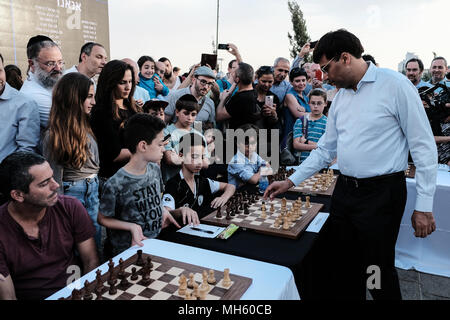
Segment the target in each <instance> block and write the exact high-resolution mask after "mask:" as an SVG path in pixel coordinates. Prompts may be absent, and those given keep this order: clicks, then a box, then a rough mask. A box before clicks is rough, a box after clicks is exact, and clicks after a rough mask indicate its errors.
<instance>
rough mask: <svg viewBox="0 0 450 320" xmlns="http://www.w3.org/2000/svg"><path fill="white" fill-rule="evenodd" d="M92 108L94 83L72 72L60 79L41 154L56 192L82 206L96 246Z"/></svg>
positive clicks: (98, 237) (95, 157)
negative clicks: (49, 169) (56, 188)
mask: <svg viewBox="0 0 450 320" xmlns="http://www.w3.org/2000/svg"><path fill="white" fill-rule="evenodd" d="M94 105H95V98H94V84H93V83H92V82H91V80H90V79H89V78H87V77H86V76H85V75H83V74H81V73H78V72H73V73H69V74H67V75H65V76H63V77H62V78H61V80H60V81H58V83H57V84H56V86H55V89H54V92H53V100H52V108H51V111H50V119H49V126H48V130H47V131H46V133H45V136H44V142H43V153H44V156H45V157H46V158H47V160H48V161H49V163H50V165H51V167H52V169H53V174H54V179H55V180H56V181H57V182H58V184H59V185H60V192H61V193H63V194H65V195H70V196H73V197H75V198H77V199H78V200H80V202H81V203H82V204H83V206H84V207H85V208H86V210H87V212H88V214H89V216H90V217H91V219H92V222H93V224H94V226H95V229H96V234H95V241H96V244H97V247H98V248H99V245H100V243H101V230H100V226H99V225H98V223H97V214H98V206H99V200H98V177H97V173H98V170H99V162H100V161H99V155H98V148H97V142H96V141H95V138H94V134H93V133H92V130H91V127H90V125H89V121H88V117H89V114H90V112H91V109H92V107H93V106H94Z"/></svg>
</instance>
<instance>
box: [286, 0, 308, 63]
mask: <svg viewBox="0 0 450 320" xmlns="http://www.w3.org/2000/svg"><path fill="white" fill-rule="evenodd" d="M288 8H289V12H290V13H291V21H292V29H293V31H294V34H293V35H291V33H289V32H288V38H289V43H290V44H291V49H290V52H291V57H292V58H295V57H296V56H297V54H298V53H299V52H300V50H301V48H302V47H303V46H304V45H305V43H307V42H309V41H310V38H309V35H308V31H307V30H306V21H305V19H304V18H303V12H302V10H300V6H299V4H298V3H297V1H295V0H289V1H288ZM308 61H309V57H308V56H305V62H308Z"/></svg>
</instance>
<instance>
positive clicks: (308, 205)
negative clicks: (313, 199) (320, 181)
mask: <svg viewBox="0 0 450 320" xmlns="http://www.w3.org/2000/svg"><path fill="white" fill-rule="evenodd" d="M306 207H307V208H311V203H310V202H309V196H306Z"/></svg>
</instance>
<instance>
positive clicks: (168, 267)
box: [60, 253, 252, 300]
mask: <svg viewBox="0 0 450 320" xmlns="http://www.w3.org/2000/svg"><path fill="white" fill-rule="evenodd" d="M142 257H143V259H144V260H146V259H147V257H150V258H151V262H152V264H153V267H152V269H151V272H150V279H151V281H150V284H147V285H145V284H143V283H142V280H143V279H142V268H143V267H142V266H138V265H137V264H136V261H137V254H135V255H133V256H131V257H130V258H128V259H127V260H125V261H124V262H123V268H124V271H125V273H124V274H125V277H126V278H127V280H128V282H129V283H128V284H127V285H126V286H121V285H120V280H118V282H117V292H116V293H115V294H114V295H110V294H109V285H108V282H107V280H108V279H109V277H110V271H107V272H106V273H104V274H102V275H101V281H102V282H103V286H104V287H103V289H102V290H101V299H98V297H96V293H95V290H94V288H95V287H96V286H97V283H96V281H97V280H94V281H92V282H90V283H87V287H88V288H89V290H90V291H91V292H93V293H92V295H93V300H184V299H185V297H186V296H185V295H181V294H179V292H178V287H179V279H180V276H181V275H182V274H184V276H186V278H189V274H190V273H193V274H194V280H195V281H196V282H197V283H198V285H199V286H200V285H201V283H202V273H203V271H204V270H206V271H208V270H209V269H208V268H204V267H201V266H197V265H192V264H188V263H184V262H180V261H175V260H171V259H166V258H162V257H158V256H154V255H149V254H146V253H142ZM132 268H136V272H137V274H138V275H139V276H138V278H137V280H131V279H130V276H131V274H132ZM113 270H114V271H113V272H115V273H117V272H118V271H119V265H118V264H117V265H116V266H115V267H114V269H113ZM214 275H215V278H216V280H217V282H216V284H210V285H209V286H210V287H209V289H208V291H207V294H206V299H205V300H238V299H240V298H241V296H242V295H243V294H244V293H245V291H247V289H248V288H249V287H250V285H251V283H252V279H250V278H246V277H242V276H239V275H235V274H231V273H230V279H231V285H230V286H229V287H225V286H224V285H222V280H223V275H224V273H223V272H220V271H217V270H214ZM85 285H86V284H85ZM80 290H81V292H80V293H81V298H80V299H77V300H87V299H84V293H85V291H86V286H84V287H83V288H81V289H80ZM192 291H193V289H189V288H188V289H187V292H189V293H192ZM73 295H74V293H73V292H72V295H71V296H69V297H67V298H62V299H60V300H74V299H73Z"/></svg>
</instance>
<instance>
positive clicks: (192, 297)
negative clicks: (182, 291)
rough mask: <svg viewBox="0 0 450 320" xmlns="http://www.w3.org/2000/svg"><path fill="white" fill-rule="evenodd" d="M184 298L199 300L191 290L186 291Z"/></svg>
mask: <svg viewBox="0 0 450 320" xmlns="http://www.w3.org/2000/svg"><path fill="white" fill-rule="evenodd" d="M184 300H197V298H196V297H194V296H193V295H191V293H190V292H189V291H186V295H185V297H184Z"/></svg>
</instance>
